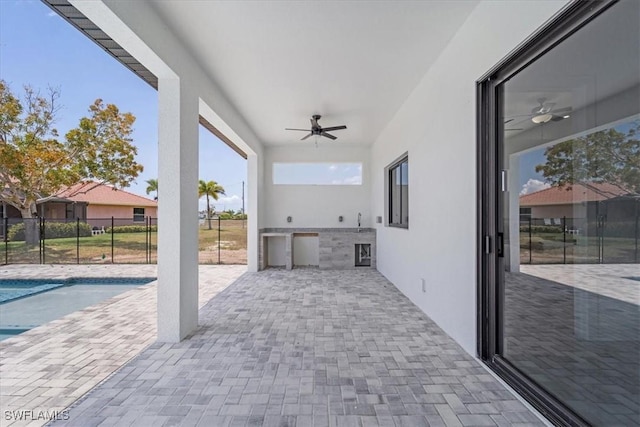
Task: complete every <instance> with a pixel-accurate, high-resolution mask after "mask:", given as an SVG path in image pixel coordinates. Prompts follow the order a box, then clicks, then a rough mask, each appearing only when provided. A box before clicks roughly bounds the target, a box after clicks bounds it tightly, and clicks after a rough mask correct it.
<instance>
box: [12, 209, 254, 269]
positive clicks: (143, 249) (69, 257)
mask: <svg viewBox="0 0 640 427" xmlns="http://www.w3.org/2000/svg"><path fill="white" fill-rule="evenodd" d="M0 221H1V222H0V238H1V239H2V242H3V244H4V245H3V246H4V248H3V249H4V254H2V255H3V256H2V255H0V264H102V263H118V264H153V263H155V262H156V261H157V247H158V246H157V242H158V238H157V237H158V221H157V218H151V217H136V218H115V217H110V218H90V219H86V220H81V219H73V220H68V219H66V220H65V219H48V218H33V219H21V218H4V219H1V220H0ZM209 225H211V228H209ZM246 244H247V238H246V221H245V220H222V219H220V218H215V219H212V220H211V222H210V223H209V221H208V220H207V221H205V222H204V223H203V222H202V221H201V223H200V233H199V239H198V249H199V260H200V263H202V264H246V248H247V246H246Z"/></svg>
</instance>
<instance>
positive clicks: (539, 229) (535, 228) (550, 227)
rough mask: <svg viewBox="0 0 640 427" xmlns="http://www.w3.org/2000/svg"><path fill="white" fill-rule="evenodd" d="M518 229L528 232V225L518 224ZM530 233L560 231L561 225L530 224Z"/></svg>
mask: <svg viewBox="0 0 640 427" xmlns="http://www.w3.org/2000/svg"><path fill="white" fill-rule="evenodd" d="M520 231H521V232H523V233H524V232H527V233H528V232H529V226H528V225H521V226H520ZM531 233H532V234H536V233H562V226H560V225H532V226H531Z"/></svg>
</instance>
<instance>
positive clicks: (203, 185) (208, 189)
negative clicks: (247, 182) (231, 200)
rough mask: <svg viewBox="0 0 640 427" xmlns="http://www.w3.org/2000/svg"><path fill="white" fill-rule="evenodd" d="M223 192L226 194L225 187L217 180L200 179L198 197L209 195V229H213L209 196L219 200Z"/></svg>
mask: <svg viewBox="0 0 640 427" xmlns="http://www.w3.org/2000/svg"><path fill="white" fill-rule="evenodd" d="M221 194H225V192H224V187H222V185H220V184H218V183H217V182H215V181H209V182H206V181H204V180H202V179H201V180H200V183H199V185H198V197H202V196H207V219H208V220H209V230H211V207H210V206H209V196H211V197H213V199H214V200H218V197H219V196H220V195H221Z"/></svg>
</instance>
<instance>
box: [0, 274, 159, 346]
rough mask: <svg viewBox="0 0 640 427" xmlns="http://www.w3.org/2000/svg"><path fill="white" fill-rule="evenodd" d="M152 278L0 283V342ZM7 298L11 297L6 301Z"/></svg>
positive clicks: (12, 281) (11, 281) (149, 280)
mask: <svg viewBox="0 0 640 427" xmlns="http://www.w3.org/2000/svg"><path fill="white" fill-rule="evenodd" d="M154 280H155V278H151V277H146V278H117V279H114V278H102V279H93V278H92V279H69V280H64V281H52V280H49V281H48V283H44V282H45V281H42V280H30V281H26V280H20V281H18V280H9V281H5V280H0V301H2V299H3V298H5V300H4V302H0V340H3V339H7V338H10V337H12V336H15V335H17V334H19V333H22V332H24V331H27V330H29V329H31V328H34V327H36V326H40V325H42V324H44V323H47V322H50V321H52V320H55V319H59V318H60V317H62V316H65V315H67V314H70V313H73V312H75V311H78V310H82V309H84V308H86V307H89V306H91V305H94V304H97V303H99V302H102V301H105V300H107V299H109V298H112V297H114V296H116V295H119V294H121V293H123V292H126V291H128V290H131V289H135V288H137V287H140V286H141V285H145V284H147V283H150V282H152V281H154ZM9 297H12V298H10V299H9Z"/></svg>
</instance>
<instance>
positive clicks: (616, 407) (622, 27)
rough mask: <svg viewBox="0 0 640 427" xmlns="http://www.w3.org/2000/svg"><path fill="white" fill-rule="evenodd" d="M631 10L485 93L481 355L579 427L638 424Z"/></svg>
mask: <svg viewBox="0 0 640 427" xmlns="http://www.w3.org/2000/svg"><path fill="white" fill-rule="evenodd" d="M639 21H640V2H637V1H621V2H618V3H616V4H614V5H613V6H611V7H609V8H608V9H606V10H604V12H602V13H601V14H600V15H598V16H597V17H596V18H595V19H594V20H593V21H591V22H589V23H588V24H586V25H585V26H583V27H581V28H580V29H579V30H577V31H576V32H575V33H573V34H571V35H570V36H568V37H567V38H566V39H564V40H562V42H560V43H559V44H557V45H556V46H554V47H553V48H552V49H550V50H548V51H546V52H545V53H544V54H543V55H541V56H539V57H538V58H537V59H535V61H533V62H531V63H529V64H528V65H527V66H526V67H524V68H522V69H520V70H519V71H517V72H515V73H513V74H511V75H510V76H508V78H505V79H504V80H503V81H502V82H501V83H500V84H499V85H498V86H496V87H495V89H496V92H495V93H496V94H497V98H496V105H497V111H499V113H498V115H497V118H496V123H495V125H496V127H497V129H498V130H497V135H496V139H497V141H498V144H497V153H499V154H498V158H497V159H496V170H495V173H496V175H497V177H496V179H495V187H494V191H495V200H496V202H497V206H498V211H497V212H496V216H497V218H495V220H496V234H497V235H498V236H499V246H500V247H501V248H502V250H501V251H500V253H499V254H498V256H497V257H496V259H495V262H496V267H497V270H496V274H495V277H494V280H495V283H496V285H495V286H496V287H495V293H496V299H497V301H499V303H496V304H495V305H494V307H495V311H496V313H495V315H496V319H497V323H496V325H497V326H496V336H495V349H493V351H494V352H495V355H496V357H497V358H498V359H500V360H503V361H504V366H505V367H507V369H510V370H512V371H514V372H517V375H519V376H521V377H522V378H525V379H526V382H529V383H531V384H533V389H540V390H542V393H544V394H545V395H548V396H550V398H551V399H552V400H555V401H557V402H559V403H560V405H561V406H564V407H565V408H568V409H569V410H570V411H568V412H572V413H573V414H576V415H577V416H578V417H577V419H580V418H581V419H582V420H583V421H586V422H588V423H589V424H592V425H601V426H609V425H624V426H633V425H640V264H639V261H640V253H639V250H640V248H639V243H640V242H639V239H640V48H639V42H638V40H639V35H640V22H639Z"/></svg>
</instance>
